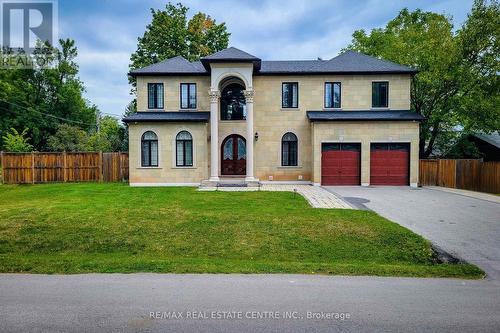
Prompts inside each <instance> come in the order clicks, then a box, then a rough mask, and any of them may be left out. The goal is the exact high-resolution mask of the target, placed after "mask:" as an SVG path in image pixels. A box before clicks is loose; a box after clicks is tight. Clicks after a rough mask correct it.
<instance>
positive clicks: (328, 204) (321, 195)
mask: <svg viewBox="0 0 500 333" xmlns="http://www.w3.org/2000/svg"><path fill="white" fill-rule="evenodd" d="M260 190H261V191H289V192H294V191H296V192H297V193H299V194H300V195H302V196H303V197H304V198H305V199H306V200H307V201H308V202H309V204H310V205H311V206H313V207H314V208H343V209H352V207H351V205H349V204H348V203H347V202H345V201H344V200H343V199H341V198H340V197H339V196H336V195H335V194H333V193H331V192H328V191H327V190H325V189H324V188H322V187H319V186H312V185H281V184H263V185H261V186H260Z"/></svg>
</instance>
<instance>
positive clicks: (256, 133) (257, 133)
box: [254, 132, 259, 141]
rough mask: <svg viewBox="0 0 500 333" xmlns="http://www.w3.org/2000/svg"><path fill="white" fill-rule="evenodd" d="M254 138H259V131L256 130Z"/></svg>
mask: <svg viewBox="0 0 500 333" xmlns="http://www.w3.org/2000/svg"><path fill="white" fill-rule="evenodd" d="M254 138H255V141H258V140H259V132H255V135H254Z"/></svg>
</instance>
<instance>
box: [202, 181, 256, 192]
mask: <svg viewBox="0 0 500 333" xmlns="http://www.w3.org/2000/svg"><path fill="white" fill-rule="evenodd" d="M259 186H260V183H259V181H258V180H253V181H248V180H245V178H220V179H219V180H218V181H210V180H203V181H202V182H201V185H200V190H203V189H207V190H216V189H217V188H219V187H224V188H226V187H254V188H258V187H259Z"/></svg>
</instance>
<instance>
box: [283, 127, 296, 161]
mask: <svg viewBox="0 0 500 333" xmlns="http://www.w3.org/2000/svg"><path fill="white" fill-rule="evenodd" d="M281 165H282V166H297V136H296V135H295V134H293V133H291V132H288V133H286V134H285V135H283V138H282V139H281Z"/></svg>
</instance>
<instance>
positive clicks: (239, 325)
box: [0, 274, 500, 332]
mask: <svg viewBox="0 0 500 333" xmlns="http://www.w3.org/2000/svg"><path fill="white" fill-rule="evenodd" d="M0 300H1V302H0V331H1V332H115V331H116V332H498V331H499V330H500V316H499V315H498V314H499V313H500V283H499V282H498V281H493V280H489V281H487V280H480V281H466V280H453V279H413V278H377V277H339V276H337V277H331V276H306V275H171V274H129V275H126V274H87V275H66V276H58V275H21V274H2V275H0ZM213 311H215V312H213ZM173 312H175V313H176V315H175V316H177V317H179V318H177V319H173V316H174V315H173ZM308 312H311V313H316V314H315V315H316V316H323V317H322V318H316V319H308ZM151 313H153V315H151ZM200 313H201V314H200ZM286 314H288V316H289V317H291V318H289V319H286V318H283V317H284V316H286ZM328 314H330V315H328ZM169 315H170V317H171V318H170V319H168V318H167V317H168V316H169ZM194 315H197V316H198V317H200V316H203V317H206V318H197V319H192V318H187V317H188V316H191V317H193V316H194ZM328 316H331V317H330V318H329V317H328ZM239 317H241V318H239ZM259 317H260V318H259Z"/></svg>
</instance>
